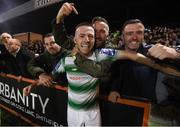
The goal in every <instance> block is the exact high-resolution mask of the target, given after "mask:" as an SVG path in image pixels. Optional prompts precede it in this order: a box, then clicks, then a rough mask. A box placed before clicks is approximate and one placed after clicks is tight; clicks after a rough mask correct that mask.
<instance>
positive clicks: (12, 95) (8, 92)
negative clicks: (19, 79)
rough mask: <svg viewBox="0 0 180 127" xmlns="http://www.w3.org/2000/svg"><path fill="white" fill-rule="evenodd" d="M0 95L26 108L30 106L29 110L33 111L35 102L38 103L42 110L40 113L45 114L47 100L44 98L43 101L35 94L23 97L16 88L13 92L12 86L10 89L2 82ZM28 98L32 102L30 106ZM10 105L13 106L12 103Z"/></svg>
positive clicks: (0, 83)
mask: <svg viewBox="0 0 180 127" xmlns="http://www.w3.org/2000/svg"><path fill="white" fill-rule="evenodd" d="M0 95H3V96H5V97H6V98H9V99H10V100H12V102H13V101H15V102H17V103H22V104H23V105H24V106H26V107H30V106H31V108H32V109H33V110H35V108H36V103H37V101H39V102H40V104H41V109H42V110H41V112H42V113H43V114H45V113H46V107H47V104H48V102H49V98H46V99H45V100H43V99H42V97H41V96H40V95H38V94H35V93H30V95H29V96H25V95H23V93H21V92H20V90H19V89H18V88H17V89H16V90H15V89H14V87H13V86H12V87H10V86H9V85H8V84H4V83H2V82H0ZM30 98H31V100H32V104H31V105H30V104H29V99H30ZM4 99H5V98H4ZM6 101H7V100H6ZM9 103H10V102H9ZM9 103H8V104H9ZM12 105H14V104H13V103H12ZM16 107H17V108H18V109H19V107H18V106H16ZM20 110H22V111H24V110H23V109H22V108H20Z"/></svg>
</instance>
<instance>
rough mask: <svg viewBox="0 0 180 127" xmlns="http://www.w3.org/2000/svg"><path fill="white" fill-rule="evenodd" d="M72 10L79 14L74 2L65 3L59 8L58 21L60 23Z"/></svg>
mask: <svg viewBox="0 0 180 127" xmlns="http://www.w3.org/2000/svg"><path fill="white" fill-rule="evenodd" d="M72 12H74V13H75V14H76V15H78V11H77V10H76V8H75V7H74V3H68V2H66V3H64V4H63V5H62V7H61V8H60V9H59V12H58V14H57V16H56V23H57V24H58V23H60V22H61V21H62V19H63V18H64V17H65V16H68V15H70V14H71V13H72Z"/></svg>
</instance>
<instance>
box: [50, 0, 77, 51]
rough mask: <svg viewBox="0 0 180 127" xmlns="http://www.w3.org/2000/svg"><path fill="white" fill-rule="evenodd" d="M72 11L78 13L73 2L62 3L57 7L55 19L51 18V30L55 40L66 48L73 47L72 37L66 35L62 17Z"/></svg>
mask: <svg viewBox="0 0 180 127" xmlns="http://www.w3.org/2000/svg"><path fill="white" fill-rule="evenodd" d="M72 12H74V13H76V14H78V13H77V10H76V9H75V7H74V4H73V3H64V4H63V5H62V7H61V8H60V9H59V12H58V14H57V16H56V20H53V22H52V31H53V34H54V37H55V40H56V42H57V43H58V44H59V45H60V46H62V47H63V48H66V49H72V48H73V47H74V43H73V38H72V37H71V36H67V33H66V29H65V26H64V18H65V17H66V16H68V15H70V14H71V13H72Z"/></svg>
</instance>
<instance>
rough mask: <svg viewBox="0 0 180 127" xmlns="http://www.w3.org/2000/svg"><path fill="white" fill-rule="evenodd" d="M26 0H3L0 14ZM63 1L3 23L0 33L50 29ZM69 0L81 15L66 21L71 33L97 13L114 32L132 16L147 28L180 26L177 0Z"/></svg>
mask: <svg viewBox="0 0 180 127" xmlns="http://www.w3.org/2000/svg"><path fill="white" fill-rule="evenodd" d="M27 1H29V0H0V14H1V13H2V12H5V11H7V10H8V9H11V8H13V7H15V6H17V5H20V4H22V3H24V2H27ZM64 2H67V0H66V1H62V2H59V3H57V4H54V5H51V6H48V7H45V8H42V9H39V10H36V11H33V12H30V13H27V14H25V15H22V16H19V17H16V18H14V19H11V20H8V21H6V22H4V23H0V33H1V32H5V31H6V32H9V33H11V34H16V33H22V32H35V33H41V34H45V33H48V32H51V20H52V19H53V18H54V17H55V16H56V14H57V12H58V10H59V8H60V7H61V5H62V3H64ZM68 2H74V3H75V7H76V8H77V10H78V12H79V15H78V16H76V15H74V14H71V15H70V16H69V17H68V18H66V20H65V23H66V26H67V29H68V32H69V33H72V32H73V31H74V29H73V28H74V27H75V25H77V24H78V23H80V22H81V21H90V20H91V19H92V17H94V16H102V17H104V18H106V19H107V20H108V22H109V24H110V28H111V30H112V31H113V30H115V29H118V30H120V28H121V26H122V24H123V22H124V21H125V20H127V19H130V18H139V19H141V20H142V21H143V23H144V24H145V26H146V27H150V26H168V27H180V13H179V10H180V6H179V4H178V1H173V0H171V1H165V0H164V1H159V0H69V1H68Z"/></svg>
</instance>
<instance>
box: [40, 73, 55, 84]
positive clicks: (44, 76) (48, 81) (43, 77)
mask: <svg viewBox="0 0 180 127" xmlns="http://www.w3.org/2000/svg"><path fill="white" fill-rule="evenodd" d="M52 82H53V80H52V77H51V76H49V75H47V74H45V73H42V74H40V75H39V80H38V85H44V86H47V87H50V86H52Z"/></svg>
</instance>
